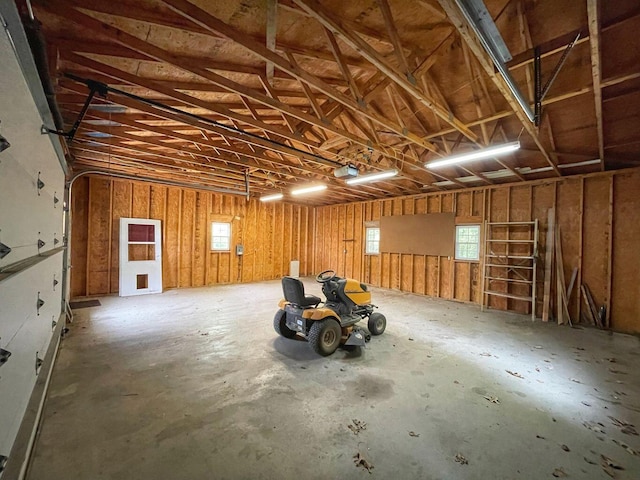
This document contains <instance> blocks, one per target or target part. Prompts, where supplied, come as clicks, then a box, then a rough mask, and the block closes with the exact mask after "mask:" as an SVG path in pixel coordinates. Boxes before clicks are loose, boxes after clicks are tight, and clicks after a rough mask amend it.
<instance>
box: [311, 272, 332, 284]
mask: <svg viewBox="0 0 640 480" xmlns="http://www.w3.org/2000/svg"><path fill="white" fill-rule="evenodd" d="M335 276H336V272H335V270H325V271H324V272H320V273H319V274H318V275H316V282H318V283H327V282H328V281H329V280H332V279H333V278H334V277H335Z"/></svg>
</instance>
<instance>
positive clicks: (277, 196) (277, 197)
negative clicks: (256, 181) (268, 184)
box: [260, 193, 284, 202]
mask: <svg viewBox="0 0 640 480" xmlns="http://www.w3.org/2000/svg"><path fill="white" fill-rule="evenodd" d="M282 197H284V195H282V194H281V193H274V194H272V195H265V196H263V197H260V201H261V202H273V201H274V200H280V199H281V198H282Z"/></svg>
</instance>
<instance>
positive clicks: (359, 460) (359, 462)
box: [353, 452, 373, 473]
mask: <svg viewBox="0 0 640 480" xmlns="http://www.w3.org/2000/svg"><path fill="white" fill-rule="evenodd" d="M353 463H355V464H356V467H362V468H364V469H365V470H366V471H367V472H369V473H371V470H373V465H372V464H370V463H369V462H368V461H367V460H366V459H365V458H364V457H363V456H362V453H360V452H358V453H356V454H355V455H354V456H353Z"/></svg>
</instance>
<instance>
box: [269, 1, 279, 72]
mask: <svg viewBox="0 0 640 480" xmlns="http://www.w3.org/2000/svg"><path fill="white" fill-rule="evenodd" d="M277 19H278V0H267V34H266V37H267V38H266V47H267V48H268V49H269V50H271V51H272V52H275V51H276V32H277V28H278V26H277ZM273 72H274V68H273V63H271V62H267V68H266V75H267V80H268V81H269V83H270V84H273Z"/></svg>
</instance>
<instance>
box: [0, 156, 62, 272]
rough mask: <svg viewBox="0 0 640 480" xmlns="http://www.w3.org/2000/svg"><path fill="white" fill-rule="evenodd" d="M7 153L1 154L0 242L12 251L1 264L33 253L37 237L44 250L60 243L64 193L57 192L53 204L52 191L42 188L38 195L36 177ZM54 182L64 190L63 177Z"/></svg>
mask: <svg viewBox="0 0 640 480" xmlns="http://www.w3.org/2000/svg"><path fill="white" fill-rule="evenodd" d="M9 152H11V149H9V150H6V151H5V152H2V153H0V155H1V156H2V158H0V192H2V208H0V230H1V231H0V241H1V242H2V243H4V244H5V245H8V246H9V247H11V249H12V251H11V253H9V254H8V255H7V256H6V257H4V258H3V259H0V266H3V265H9V264H12V263H15V262H17V261H19V260H22V259H24V258H28V257H31V256H33V255H36V254H37V253H38V247H37V242H38V238H40V239H42V241H44V242H45V243H46V244H45V246H44V247H43V248H42V250H43V251H46V250H50V249H52V248H56V247H59V246H61V245H62V222H63V210H62V193H63V192H62V193H58V192H56V194H57V195H59V198H60V201H59V202H58V204H57V205H54V203H53V194H54V192H53V191H51V192H49V191H45V189H43V190H41V191H40V195H39V196H38V192H37V189H36V188H35V182H36V180H34V179H33V178H31V177H30V176H29V175H28V173H27V172H26V171H25V170H24V169H22V168H21V167H20V165H19V164H18V163H17V162H16V161H15V160H14V159H13V158H12V157H10V156H9V157H5V154H6V153H9ZM56 181H58V182H59V187H60V189H63V188H64V187H63V185H64V177H63V176H62V175H59V176H58V179H57V180H56ZM52 183H53V182H52ZM38 232H40V234H38ZM54 237H55V238H57V239H58V240H59V242H60V243H58V244H57V245H54Z"/></svg>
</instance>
